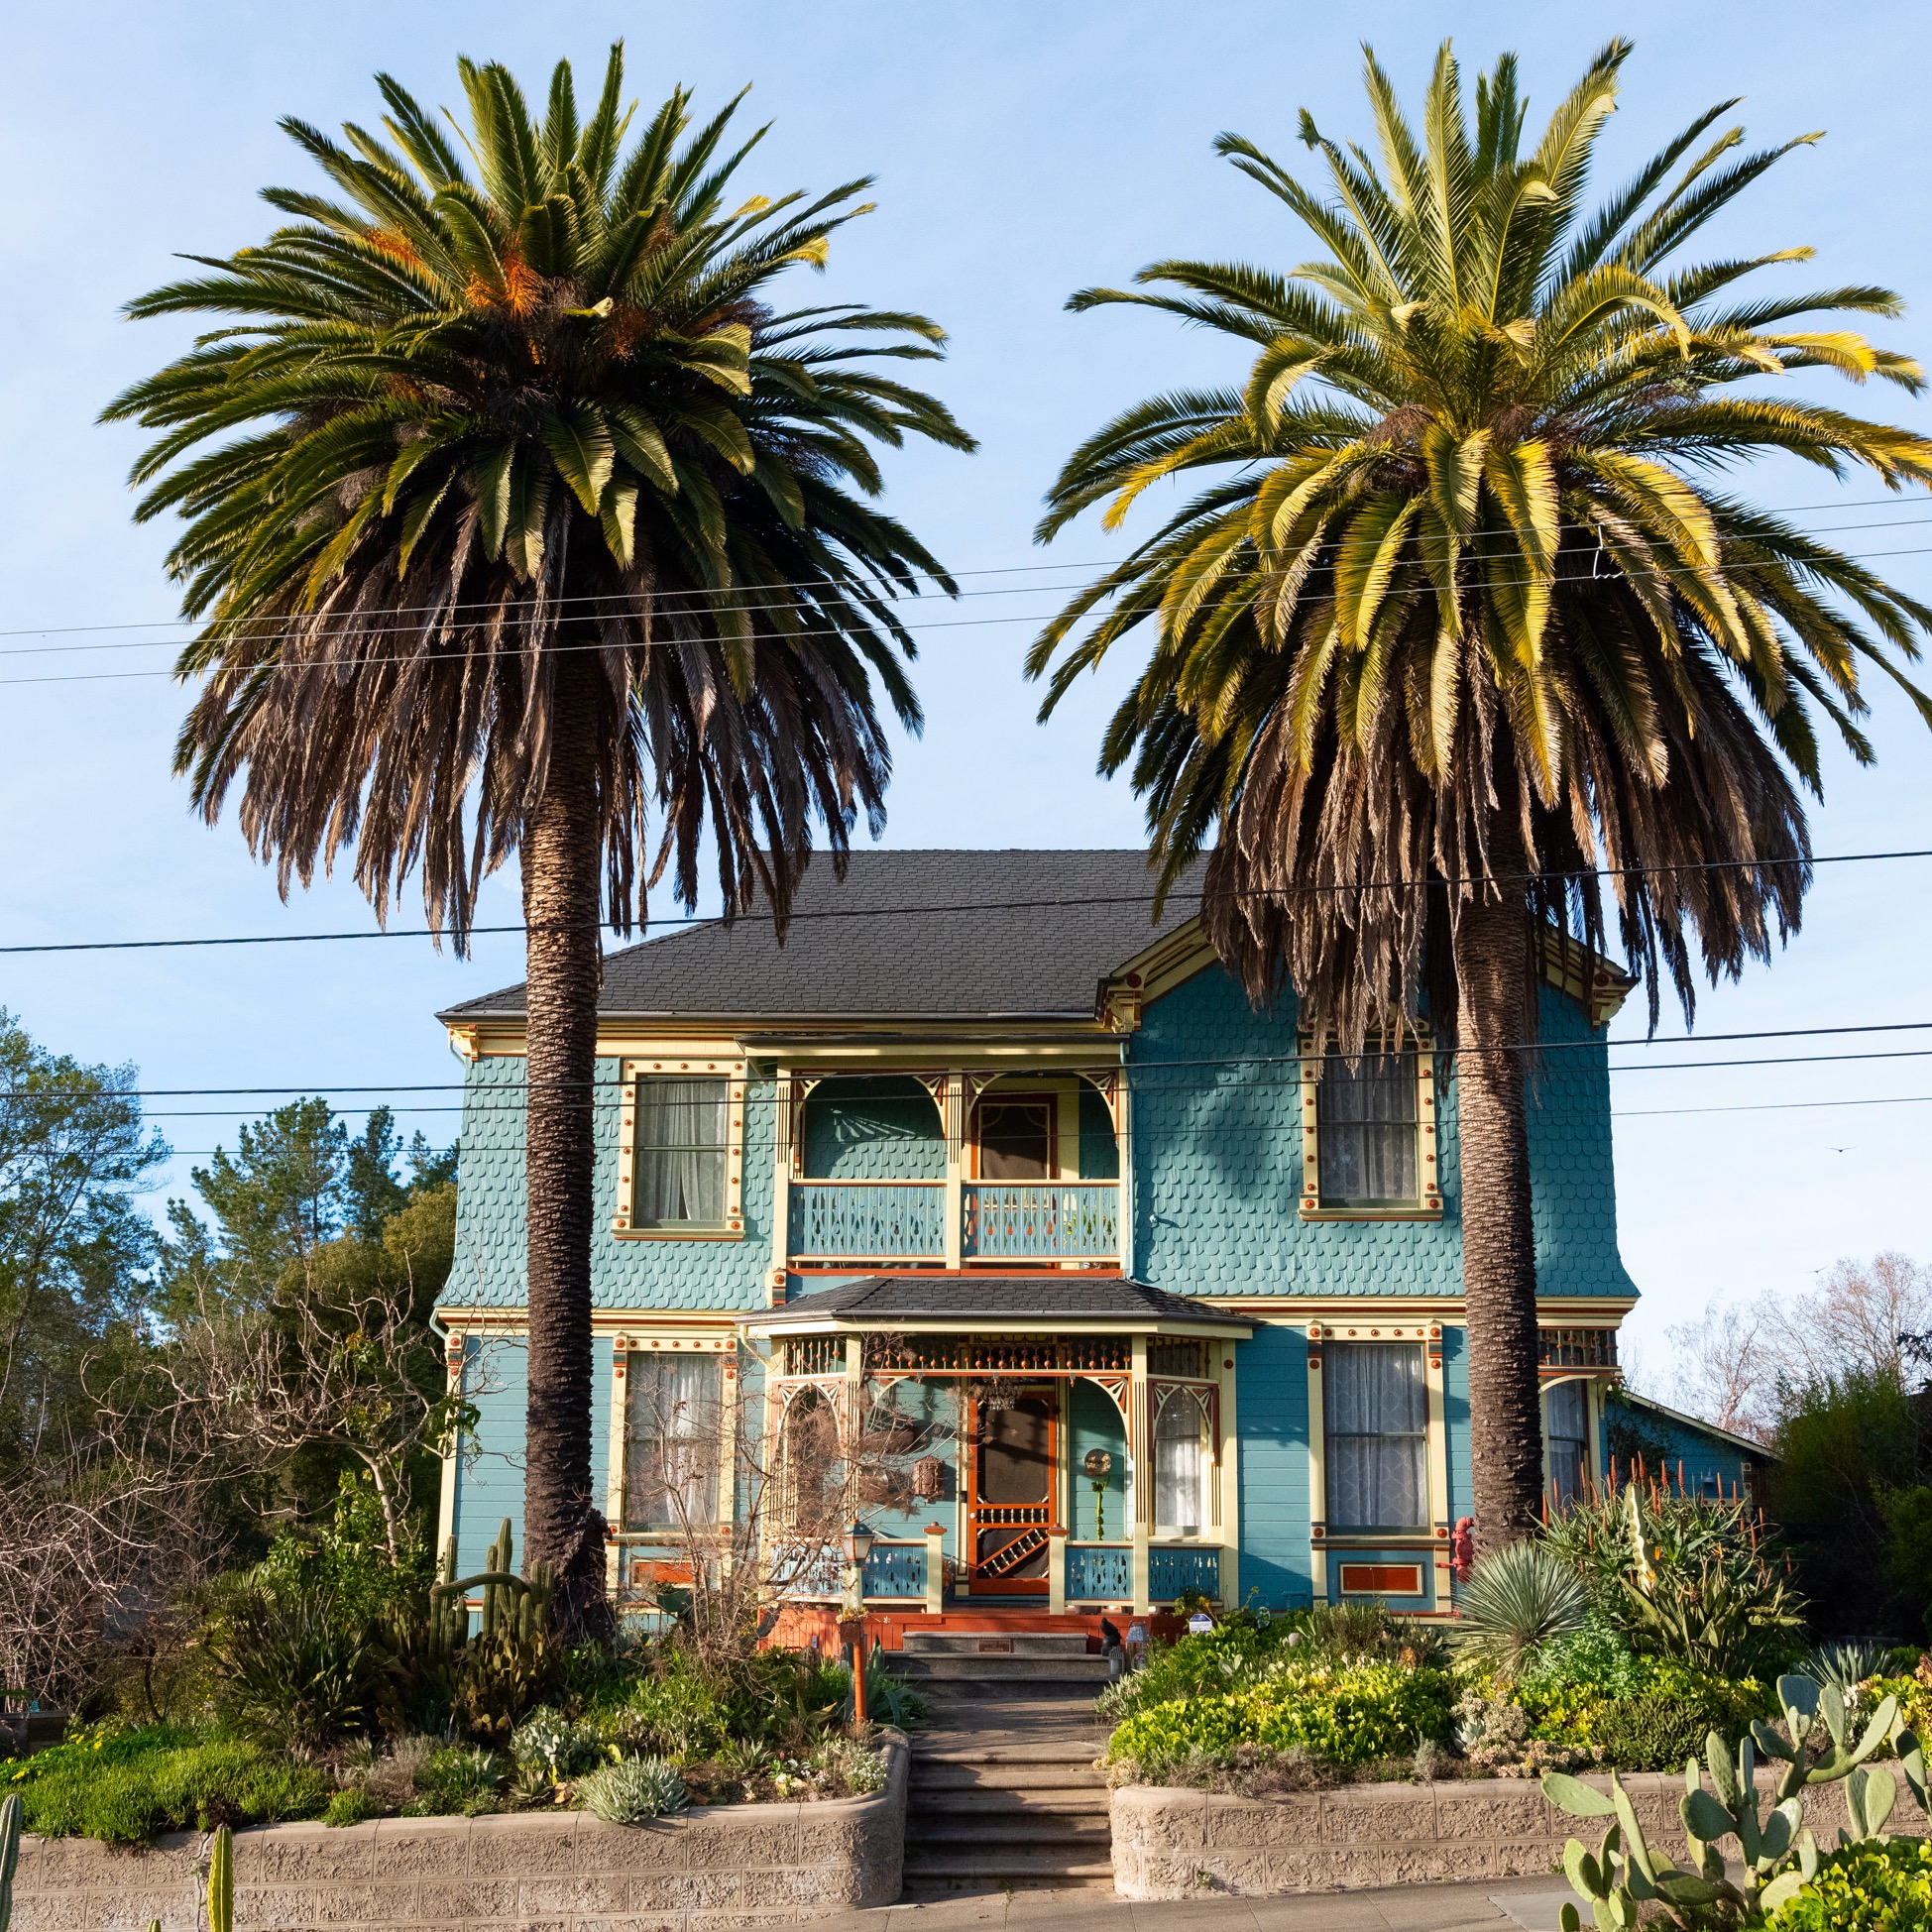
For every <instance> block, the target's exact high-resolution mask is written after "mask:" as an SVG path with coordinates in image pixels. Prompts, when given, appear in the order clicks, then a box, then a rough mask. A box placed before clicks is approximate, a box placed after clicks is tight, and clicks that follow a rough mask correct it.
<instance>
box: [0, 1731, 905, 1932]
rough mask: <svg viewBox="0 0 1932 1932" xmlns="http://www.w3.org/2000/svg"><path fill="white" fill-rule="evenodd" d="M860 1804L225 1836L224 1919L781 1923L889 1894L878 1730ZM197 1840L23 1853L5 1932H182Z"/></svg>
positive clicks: (895, 1883) (36, 1847) (899, 1832)
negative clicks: (637, 1819) (229, 1908)
mask: <svg viewBox="0 0 1932 1932" xmlns="http://www.w3.org/2000/svg"><path fill="white" fill-rule="evenodd" d="M881 1748H882V1750H883V1752H884V1754H885V1757H886V1761H887V1764H888V1777H887V1781H886V1785H885V1788H884V1789H883V1790H882V1791H878V1792H874V1793H872V1794H871V1795H869V1796H865V1797H857V1798H835V1799H823V1800H817V1801H805V1802H795V1803H783V1804H739V1805H730V1806H716V1807H713V1806H699V1807H694V1808H693V1809H691V1810H689V1811H686V1812H683V1813H681V1814H679V1815H677V1816H675V1817H668V1818H660V1819H656V1820H653V1821H652V1822H651V1823H649V1824H646V1825H637V1826H626V1825H613V1824H607V1823H605V1822H604V1821H603V1820H602V1819H599V1818H595V1817H590V1816H587V1815H585V1814H584V1813H581V1812H556V1813H547V1814H546V1813H543V1812H511V1813H503V1814H497V1815H489V1816H481V1817H475V1818H460V1817H459V1818H383V1819H377V1820H373V1821H371V1822H369V1823H366V1824H360V1825H349V1826H343V1827H339V1828H331V1827H328V1826H325V1825H320V1824H294V1825H273V1826H264V1827H259V1828H256V1829H253V1830H245V1831H239V1832H237V1833H236V1834H235V1841H234V1854H235V1915H236V1919H237V1922H238V1923H240V1924H243V1925H250V1926H259V1925H274V1926H275V1927H277V1928H278V1932H307V1929H308V1928H318V1929H319V1928H323V1927H328V1928H335V1927H340V1926H342V1925H345V1924H347V1925H358V1926H365V1927H377V1926H410V1927H416V1926H423V1927H431V1926H449V1927H452V1928H453V1927H456V1926H462V1927H465V1928H470V1929H471V1932H512V1928H523V1927H529V1926H534V1925H537V1924H541V1925H543V1926H544V1927H546V1928H550V1929H551V1932H579V1928H582V1932H591V1928H593V1927H595V1928H596V1932H632V1928H633V1927H634V1928H635V1932H643V1928H645V1927H646V1926H648V1927H649V1928H651V1932H705V1929H707V1928H710V1927H714V1926H718V1927H723V1926H739V1925H744V1924H746V1923H749V1922H753V1921H757V1922H768V1923H773V1924H785V1923H790V1922H793V1921H796V1920H800V1919H809V1918H816V1917H821V1916H824V1915H826V1914H828V1913H831V1912H835V1911H841V1910H848V1909H851V1908H852V1907H854V1906H863V1905H883V1904H888V1903H890V1902H891V1901H892V1900H893V1899H895V1898H896V1897H897V1896H898V1895H899V1883H900V1867H901V1861H902V1858H903V1851H904V1843H905V1808H906V1762H907V1757H908V1752H907V1747H906V1741H905V1739H904V1737H903V1736H902V1735H901V1734H900V1733H898V1732H887V1733H885V1734H884V1736H883V1738H882V1739H881ZM200 1845H201V1840H200V1839H199V1837H198V1836H196V1835H194V1834H184V1833H170V1834H168V1835H165V1836H164V1837H162V1838H161V1839H160V1840H158V1841H157V1843H156V1844H155V1845H154V1846H153V1847H151V1848H148V1849H145V1850H132V1851H125V1850H114V1849H110V1848H109V1847H107V1846H104V1845H101V1844H99V1843H97V1842H95V1841H94V1840H91V1839H80V1838H70V1839H60V1840H46V1839H39V1838H32V1837H30V1838H28V1839H27V1840H26V1841H25V1842H24V1843H23V1845H22V1848H21V1860H20V1875H19V1877H18V1879H17V1881H16V1884H15V1901H14V1932H118V1929H119V1928H121V1927H123V1926H127V1927H131V1928H134V1927H141V1926H145V1925H147V1924H148V1922H149V1921H150V1920H151V1919H159V1920H160V1921H161V1925H162V1932H195V1928H196V1926H197V1924H198V1922H199V1921H198V1917H197V1903H198V1894H197V1878H196V1871H195V1858H196V1854H197V1852H198V1851H199V1849H200Z"/></svg>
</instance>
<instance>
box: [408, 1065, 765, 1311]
mask: <svg viewBox="0 0 1932 1932" xmlns="http://www.w3.org/2000/svg"><path fill="white" fill-rule="evenodd" d="M524 1071H525V1063H524V1061H523V1060H522V1058H521V1057H520V1056H515V1055H499V1056H489V1057H486V1058H485V1059H482V1060H480V1061H478V1062H477V1063H476V1064H475V1065H474V1066H473V1067H472V1068H471V1069H470V1075H469V1082H468V1087H467V1090H466V1093H465V1096H464V1113H463V1142H462V1156H461V1172H460V1175H459V1181H458V1189H457V1196H456V1201H457V1207H456V1260H455V1265H454V1266H453V1267H452V1268H451V1270H450V1277H449V1285H448V1286H447V1287H446V1288H445V1289H444V1291H443V1295H442V1301H443V1303H444V1305H445V1306H446V1307H522V1306H523V1304H524V1253H525V1247H526V1241H525V1234H524V1220H523V1114H522V1106H521V1102H522V1097H523V1084H522V1083H523V1079H524ZM622 1072H623V1068H622V1063H621V1062H619V1061H617V1060H614V1059H601V1060H599V1061H598V1063H597V1080H598V1086H597V1111H596V1115H595V1122H596V1126H595V1131H596V1137H597V1219H596V1221H595V1223H594V1225H593V1228H592V1233H591V1282H592V1295H593V1298H594V1300H595V1301H596V1304H597V1306H598V1307H600V1308H692V1309H724V1308H756V1307H763V1306H764V1300H765V1289H764V1282H765V1274H766V1271H767V1270H768V1269H769V1268H770V1266H771V1193H772V1172H771V1170H772V1159H773V1145H774V1142H773V1136H774V1132H775V1127H776V1116H775V1111H774V1109H775V1105H776V1091H775V1088H774V1086H773V1083H772V1082H771V1081H770V1080H752V1081H750V1082H748V1083H747V1087H746V1092H745V1100H744V1168H743V1174H744V1181H743V1206H744V1238H743V1239H742V1240H740V1241H641V1240H635V1239H631V1240H620V1239H619V1238H618V1237H617V1236H616V1235H615V1234H613V1233H612V1231H611V1223H612V1221H613V1219H614V1218H615V1217H616V1214H617V1210H618V1104H619V1095H620V1088H619V1081H620V1080H621V1078H622Z"/></svg>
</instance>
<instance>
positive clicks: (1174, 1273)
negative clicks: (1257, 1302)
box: [1128, 967, 1636, 1296]
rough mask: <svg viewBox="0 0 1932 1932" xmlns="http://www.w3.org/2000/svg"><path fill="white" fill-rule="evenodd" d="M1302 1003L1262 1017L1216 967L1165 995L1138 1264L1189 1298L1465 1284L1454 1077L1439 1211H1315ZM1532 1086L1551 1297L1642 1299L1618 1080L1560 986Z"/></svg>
mask: <svg viewBox="0 0 1932 1932" xmlns="http://www.w3.org/2000/svg"><path fill="white" fill-rule="evenodd" d="M1294 1014H1295V1009H1294V1002H1293V999H1292V998H1290V997H1285V998H1284V999H1283V1001H1282V1002H1281V1004H1280V1005H1279V1006H1278V1007H1277V1008H1276V1010H1275V1012H1274V1013H1272V1014H1258V1013H1256V1012H1255V1011H1254V1010H1253V1009H1252V1008H1251V1007H1250V1006H1249V1004H1248V1001H1247V999H1246V997H1245V995H1244V994H1243V993H1242V992H1241V990H1240V988H1239V987H1238V986H1237V985H1236V984H1235V982H1234V981H1233V980H1232V979H1231V978H1229V977H1228V975H1227V974H1226V973H1224V972H1222V971H1221V970H1220V969H1219V968H1218V967H1209V968H1208V969H1207V970H1205V971H1202V972H1198V973H1196V974H1194V976H1193V978H1191V979H1188V980H1186V981H1184V982H1183V983H1182V984H1181V985H1180V986H1178V987H1176V988H1175V989H1174V991H1172V992H1170V993H1168V994H1167V995H1165V996H1164V997H1163V998H1161V999H1158V1000H1155V1001H1154V1002H1153V1003H1152V1004H1151V1005H1150V1006H1149V1007H1148V1009H1147V1012H1146V1014H1145V1016H1144V1017H1143V1020H1142V1024H1141V1029H1140V1031H1139V1032H1138V1033H1137V1034H1136V1035H1134V1037H1133V1039H1132V1041H1131V1043H1130V1046H1129V1049H1128V1053H1129V1065H1130V1067H1131V1069H1132V1070H1133V1072H1132V1082H1133V1091H1134V1117H1133V1135H1134V1155H1135V1170H1136V1172H1135V1182H1134V1197H1133V1209H1132V1226H1133V1238H1134V1254H1133V1272H1134V1273H1135V1274H1137V1275H1138V1276H1139V1277H1140V1279H1142V1280H1143V1281H1148V1282H1152V1283H1154V1284H1155V1285H1157V1286H1158V1287H1161V1288H1165V1289H1168V1290H1170V1291H1172V1292H1174V1293H1176V1294H1181V1295H1447V1296H1453V1295H1458V1294H1460V1292H1461V1287H1462V1227H1461V1216H1460V1212H1459V1208H1460V1199H1461V1189H1460V1185H1459V1182H1458V1180H1457V1175H1456V1158H1457V1141H1456V1085H1455V1081H1454V1080H1452V1079H1451V1080H1443V1081H1441V1082H1440V1083H1439V1084H1438V1086H1437V1089H1436V1092H1437V1102H1436V1120H1437V1145H1438V1149H1439V1154H1438V1159H1439V1174H1440V1185H1441V1189H1442V1216H1441V1219H1440V1220H1439V1221H1307V1222H1305V1221H1303V1220H1302V1219H1301V1218H1300V1215H1299V1203H1300V1197H1301V1189H1302V1089H1301V1078H1300V1071H1299V1067H1298V1064H1297V1062H1296V1060H1295V1058H1294V1056H1295V1054H1296V1050H1297V1034H1296V1028H1295V1017H1294ZM1540 1024H1541V1037H1542V1039H1543V1040H1544V1042H1545V1043H1547V1044H1548V1045H1549V1047H1550V1049H1551V1051H1549V1052H1547V1053H1544V1054H1543V1055H1542V1056H1540V1067H1539V1069H1538V1071H1537V1072H1536V1075H1535V1078H1534V1084H1533V1087H1532V1092H1531V1104H1530V1153H1531V1174H1532V1182H1533V1186H1534V1212H1535V1228H1536V1266H1537V1271H1538V1286H1539V1289H1540V1292H1541V1293H1542V1294H1544V1295H1562V1296H1572V1295H1634V1294H1635V1293H1636V1289H1635V1288H1634V1287H1633V1285H1632V1283H1631V1280H1630V1277H1629V1276H1628V1275H1627V1274H1626V1273H1625V1271H1624V1267H1623V1263H1622V1262H1621V1260H1620V1259H1619V1258H1618V1255H1617V1204H1616V1193H1615V1186H1614V1180H1613V1175H1612V1168H1611V1148H1610V1093H1609V1084H1610V1083H1609V1076H1608V1073H1607V1072H1606V1070H1605V1067H1604V1062H1603V1056H1602V1054H1601V1053H1600V1052H1574V1051H1569V1050H1566V1048H1565V1047H1564V1046H1563V1045H1562V1043H1563V1042H1566V1041H1572V1040H1587V1039H1589V1038H1590V1037H1591V1035H1590V1028H1589V1025H1588V1022H1587V1020H1586V1019H1585V1017H1584V1015H1583V1013H1582V1012H1581V1010H1580V1009H1579V1008H1578V1007H1577V1006H1576V1005H1575V1004H1574V1003H1573V1002H1572V1001H1570V1000H1568V999H1566V998H1564V997H1563V996H1561V995H1560V994H1558V993H1556V992H1554V991H1552V990H1549V989H1547V988H1546V989H1544V991H1543V994H1542V1000H1541V1009H1540Z"/></svg>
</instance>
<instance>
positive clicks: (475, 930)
mask: <svg viewBox="0 0 1932 1932" xmlns="http://www.w3.org/2000/svg"><path fill="white" fill-rule="evenodd" d="M987 850H989V851H990V850H995V849H993V848H988V849H987ZM1905 858H1932V847H1913V848H1907V849H1904V850H1901V851H1898V852H1823V853H1817V852H1814V853H1811V854H1809V855H1808V856H1804V857H1792V858H1699V859H1688V860H1686V861H1684V862H1683V863H1682V864H1678V865H1597V866H1592V867H1591V868H1590V870H1589V871H1588V872H1587V873H1585V872H1582V871H1560V872H1495V873H1492V874H1490V876H1489V877H1487V878H1476V877H1473V876H1470V877H1464V876H1461V875H1459V874H1452V875H1447V876H1444V877H1441V878H1428V879H1360V880H1353V881H1342V880H1337V881H1334V882H1332V883H1327V884H1315V885H1305V886H1297V887H1295V888H1294V893H1293V894H1292V895H1288V896H1299V895H1303V894H1312V895H1316V896H1327V895H1330V894H1339V893H1345V892H1414V891H1418V890H1424V891H1425V890H1427V889H1429V888H1430V887H1433V886H1438V885H1439V886H1443V887H1445V888H1446V887H1450V886H1461V885H1517V884H1530V883H1533V882H1534V881H1535V880H1538V879H1548V880H1554V881H1557V882H1561V883H1566V882H1568V881H1570V880H1575V879H1581V878H1584V877H1590V878H1662V877H1666V876H1670V875H1674V874H1676V873H1679V872H1725V871H1759V872H1767V871H1771V870H1774V869H1775V868H1777V867H1779V866H1786V865H1804V866H1812V865H1865V864H1872V863H1875V862H1876V861H1877V860H1880V859H1905ZM1159 896H1160V895H1159V894H1157V893H1153V892H1110V893H1099V894H1095V895H1093V896H1090V897H1074V898H1068V897H1061V898H1057V899H974V900H960V901H955V902H953V903H949V904H945V905H928V906H828V907H824V908H822V909H820V910H817V911H813V910H810V909H807V910H804V911H798V912H792V913H788V914H787V915H786V918H787V921H788V923H790V924H794V925H796V924H799V923H801V922H804V921H817V920H822V919H906V918H912V917H925V916H929V915H933V914H939V913H965V912H1040V911H1045V910H1050V909H1056V908H1059V907H1063V906H1145V905H1152V904H1153V903H1154V901H1155V899H1156V898H1157V897H1159ZM1166 896H1167V899H1168V902H1169V903H1170V904H1175V903H1179V904H1181V905H1199V904H1204V903H1205V902H1206V901H1207V900H1208V899H1210V898H1213V899H1244V898H1252V899H1265V898H1273V897H1276V896H1280V895H1277V894H1276V893H1275V892H1274V890H1273V889H1272V888H1268V887H1261V886H1256V887H1253V888H1251V889H1250V890H1248V891H1245V892H1225V891H1224V892H1213V893H1209V892H1204V891H1193V892H1190V891H1185V890H1181V889H1179V888H1177V889H1176V890H1175V891H1172V892H1170V893H1168V894H1167V895H1166ZM738 918H739V919H740V920H744V921H746V922H752V923H756V924H759V925H762V923H763V914H762V913H759V912H755V911H754V912H745V913H739V915H738ZM608 923H609V922H608V921H605V920H601V919H600V920H598V921H596V922H594V923H593V924H591V925H590V926H589V927H588V928H586V927H583V926H577V925H571V924H567V923H565V924H553V925H541V926H530V925H526V924H523V923H521V922H516V921H512V922H511V923H509V924H506V925H494V926H470V927H468V928H466V929H465V930H466V933H467V935H468V937H470V938H472V939H474V938H477V937H478V936H488V935H495V934H504V933H522V934H525V935H527V934H530V933H569V932H582V931H585V930H589V931H593V932H600V933H601V932H603V931H605V930H606V928H607V926H608ZM734 923H736V922H734ZM725 924H726V922H725V921H724V920H723V919H721V918H720V917H719V916H718V915H717V914H716V913H692V914H689V915H674V916H672V917H670V918H668V919H649V920H645V921H642V922H640V924H639V927H638V932H639V937H638V938H637V939H636V940H635V941H633V942H628V943H627V945H639V946H642V945H647V944H649V936H650V931H651V929H652V928H653V927H656V928H659V929H663V928H670V929H673V930H685V929H689V928H691V927H696V926H724V925H725ZM1169 930H1170V931H1171V930H1172V928H1170V929H1169ZM428 936H429V935H428V934H426V933H418V932H417V931H416V930H415V929H414V928H413V927H411V928H409V929H407V930H406V931H403V930H398V931H395V932H392V931H390V930H388V929H387V928H384V927H378V928H377V929H376V931H374V932H356V933H242V934H233V935H226V936H219V937H213V938H200V939H98V940H46V941H37V942H34V943H32V944H23V945H15V946H0V957H4V956H6V955H9V954H26V953H143V952H169V951H173V950H175V949H177V948H180V947H196V946H306V945H319V944H324V943H333V942H336V941H340V940H366V939H420V938H424V937H428ZM435 937H438V938H440V937H441V934H440V930H438V932H437V933H436V934H435Z"/></svg>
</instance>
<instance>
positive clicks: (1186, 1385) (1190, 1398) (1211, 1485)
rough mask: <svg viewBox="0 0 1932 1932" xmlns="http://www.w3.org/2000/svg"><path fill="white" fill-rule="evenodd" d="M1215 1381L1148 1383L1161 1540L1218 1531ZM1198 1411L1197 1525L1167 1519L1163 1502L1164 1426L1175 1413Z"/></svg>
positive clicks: (1207, 1538)
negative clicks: (1181, 1410) (1161, 1514)
mask: <svg viewBox="0 0 1932 1932" xmlns="http://www.w3.org/2000/svg"><path fill="white" fill-rule="evenodd" d="M1215 1395H1216V1391H1215V1389H1214V1387H1213V1385H1212V1384H1210V1383H1207V1382H1204V1381H1182V1382H1174V1381H1159V1382H1156V1381H1152V1380H1150V1382H1149V1385H1148V1396H1149V1403H1148V1407H1149V1409H1150V1411H1151V1414H1150V1417H1149V1421H1148V1471H1147V1474H1148V1485H1149V1489H1150V1492H1151V1494H1150V1498H1149V1500H1150V1502H1151V1503H1152V1506H1153V1510H1152V1514H1153V1523H1152V1525H1151V1529H1152V1532H1153V1536H1154V1540H1155V1541H1156V1542H1163V1543H1168V1542H1211V1541H1212V1540H1213V1539H1214V1536H1215V1535H1216V1534H1217V1531H1218V1511H1217V1509H1216V1504H1217V1502H1218V1491H1217V1487H1216V1478H1217V1474H1218V1469H1217V1455H1218V1450H1219V1440H1220V1430H1219V1420H1218V1416H1217V1413H1216V1412H1217V1410H1218V1407H1219V1405H1218V1403H1217V1402H1216V1400H1215ZM1181 1408H1186V1409H1188V1410H1192V1411H1193V1417H1194V1425H1195V1431H1196V1432H1195V1436H1194V1442H1195V1460H1194V1516H1195V1521H1194V1522H1193V1524H1192V1525H1189V1524H1178V1523H1163V1522H1162V1521H1161V1520H1160V1507H1161V1478H1160V1456H1161V1441H1162V1435H1161V1427H1162V1424H1163V1423H1164V1422H1165V1421H1167V1419H1168V1416H1169V1414H1170V1413H1171V1412H1174V1413H1178V1412H1179V1410H1180V1409H1181Z"/></svg>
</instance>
